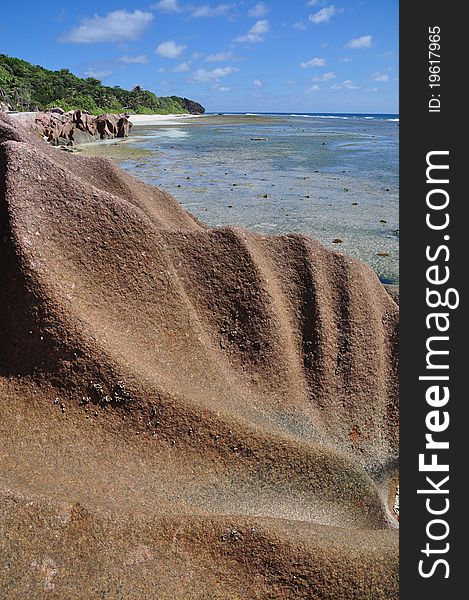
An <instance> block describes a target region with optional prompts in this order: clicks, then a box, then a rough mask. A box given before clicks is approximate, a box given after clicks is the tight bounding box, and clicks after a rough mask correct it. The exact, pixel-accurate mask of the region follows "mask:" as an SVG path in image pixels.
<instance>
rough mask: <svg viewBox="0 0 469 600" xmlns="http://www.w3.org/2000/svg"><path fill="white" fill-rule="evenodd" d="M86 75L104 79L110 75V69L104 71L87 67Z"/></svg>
mask: <svg viewBox="0 0 469 600" xmlns="http://www.w3.org/2000/svg"><path fill="white" fill-rule="evenodd" d="M85 75H86V77H94V78H95V79H106V77H109V75H112V71H104V70H99V69H88V70H87V71H85Z"/></svg>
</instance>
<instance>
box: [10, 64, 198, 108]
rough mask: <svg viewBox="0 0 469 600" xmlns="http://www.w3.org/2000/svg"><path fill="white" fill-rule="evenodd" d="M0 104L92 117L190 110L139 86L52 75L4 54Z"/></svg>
mask: <svg viewBox="0 0 469 600" xmlns="http://www.w3.org/2000/svg"><path fill="white" fill-rule="evenodd" d="M0 102H6V103H7V104H10V105H11V106H12V107H13V108H14V109H15V110H19V111H26V110H43V109H45V108H52V107H54V106H60V107H61V108H63V109H64V110H66V111H68V110H74V109H82V110H87V111H89V112H90V113H92V114H95V115H96V114H102V113H105V112H109V113H116V112H122V111H127V112H132V113H137V114H145V115H148V114H169V113H173V114H178V113H187V109H186V107H185V105H184V103H183V101H182V98H179V97H178V96H167V97H158V96H156V94H154V93H153V92H149V91H147V90H144V89H143V88H142V87H141V86H139V85H136V86H135V87H134V88H133V89H132V90H124V89H122V88H121V87H119V86H114V87H109V86H105V85H103V84H102V83H101V81H100V80H99V79H95V78H94V77H87V78H86V79H83V78H81V77H77V76H76V75H74V74H73V73H70V71H69V70H68V69H60V71H49V70H48V69H44V67H40V66H39V65H33V64H31V63H29V62H27V61H25V60H21V59H19V58H12V57H10V56H6V55H5V54H0Z"/></svg>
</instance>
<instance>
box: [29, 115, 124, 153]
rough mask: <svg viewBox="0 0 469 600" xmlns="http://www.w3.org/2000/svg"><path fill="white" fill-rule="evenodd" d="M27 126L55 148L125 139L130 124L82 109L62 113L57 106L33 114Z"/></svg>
mask: <svg viewBox="0 0 469 600" xmlns="http://www.w3.org/2000/svg"><path fill="white" fill-rule="evenodd" d="M30 126H31V127H32V128H33V129H34V130H36V131H38V132H39V133H40V134H41V136H42V137H43V138H44V139H45V140H46V141H48V142H49V143H50V144H52V145H54V146H61V145H64V146H73V145H75V144H83V143H86V142H93V141H95V140H99V139H101V140H104V139H110V138H120V137H127V136H128V135H129V132H130V128H131V127H132V123H131V122H130V121H129V119H128V118H127V116H126V115H114V114H103V115H99V116H97V117H95V116H93V115H91V114H90V113H88V112H87V111H84V110H75V111H69V112H65V111H64V110H63V109H61V108H59V107H57V108H51V109H49V110H47V111H45V112H38V113H36V115H35V116H34V119H33V120H32V121H30Z"/></svg>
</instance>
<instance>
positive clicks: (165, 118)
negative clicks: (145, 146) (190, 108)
mask: <svg viewBox="0 0 469 600" xmlns="http://www.w3.org/2000/svg"><path fill="white" fill-rule="evenodd" d="M203 116H204V115H191V114H189V113H187V114H176V115H175V114H170V115H128V119H129V121H130V122H131V123H132V125H133V126H134V127H135V126H137V127H138V126H146V125H179V124H180V123H181V121H183V120H184V119H194V118H200V117H203Z"/></svg>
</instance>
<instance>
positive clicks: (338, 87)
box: [331, 79, 359, 90]
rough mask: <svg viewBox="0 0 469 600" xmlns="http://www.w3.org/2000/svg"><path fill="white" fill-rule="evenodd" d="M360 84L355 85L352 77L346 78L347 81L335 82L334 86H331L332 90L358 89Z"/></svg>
mask: <svg viewBox="0 0 469 600" xmlns="http://www.w3.org/2000/svg"><path fill="white" fill-rule="evenodd" d="M358 89H359V88H358V86H357V85H355V84H354V83H353V81H350V79H346V80H345V81H342V83H334V85H333V86H331V90H358Z"/></svg>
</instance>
